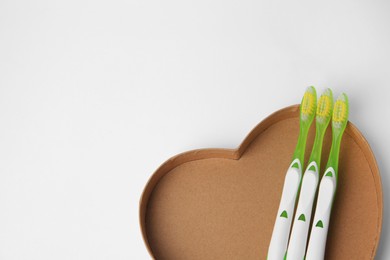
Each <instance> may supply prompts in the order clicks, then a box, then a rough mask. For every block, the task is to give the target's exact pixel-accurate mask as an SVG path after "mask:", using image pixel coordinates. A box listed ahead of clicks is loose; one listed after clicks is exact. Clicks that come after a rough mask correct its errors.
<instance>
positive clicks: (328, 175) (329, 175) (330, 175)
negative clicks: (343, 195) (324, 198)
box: [325, 172, 333, 177]
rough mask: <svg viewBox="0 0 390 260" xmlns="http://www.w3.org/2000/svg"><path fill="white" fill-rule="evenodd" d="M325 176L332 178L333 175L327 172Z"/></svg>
mask: <svg viewBox="0 0 390 260" xmlns="http://www.w3.org/2000/svg"><path fill="white" fill-rule="evenodd" d="M325 176H327V177H333V174H332V172H328V173H327V174H326V175H325Z"/></svg>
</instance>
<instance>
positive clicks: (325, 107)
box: [316, 88, 333, 126]
mask: <svg viewBox="0 0 390 260" xmlns="http://www.w3.org/2000/svg"><path fill="white" fill-rule="evenodd" d="M332 110H333V93H332V90H331V89H329V88H327V89H326V90H325V91H324V92H323V93H322V95H321V97H320V98H319V100H318V105H317V116H316V121H317V125H318V124H323V125H325V126H327V125H328V124H329V122H330V119H331V118H332Z"/></svg>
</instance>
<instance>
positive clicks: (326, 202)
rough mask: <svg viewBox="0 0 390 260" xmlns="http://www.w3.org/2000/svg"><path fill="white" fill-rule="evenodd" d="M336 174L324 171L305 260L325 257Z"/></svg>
mask: <svg viewBox="0 0 390 260" xmlns="http://www.w3.org/2000/svg"><path fill="white" fill-rule="evenodd" d="M336 184H337V181H336V174H335V171H334V169H333V168H332V167H329V168H328V169H326V171H325V173H324V176H323V177H322V179H321V183H320V189H319V192H318V199H317V208H316V212H315V215H314V221H313V226H312V228H311V234H310V239H309V245H308V249H307V253H306V260H321V259H324V256H325V247H326V238H327V235H328V229H329V219H330V213H331V210H332V203H333V198H334V195H335V192H336Z"/></svg>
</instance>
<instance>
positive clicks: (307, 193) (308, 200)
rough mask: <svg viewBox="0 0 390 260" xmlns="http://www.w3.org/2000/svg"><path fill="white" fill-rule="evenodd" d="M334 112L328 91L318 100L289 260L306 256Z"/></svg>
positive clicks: (291, 238)
mask: <svg viewBox="0 0 390 260" xmlns="http://www.w3.org/2000/svg"><path fill="white" fill-rule="evenodd" d="M332 110H333V94H332V91H331V90H330V89H326V90H325V91H324V93H323V94H322V95H321V97H320V98H319V100H318V105H317V114H316V137H315V139H314V145H313V149H312V151H311V155H310V159H309V162H308V166H307V168H306V171H305V173H304V175H303V179H302V187H301V192H300V194H299V201H298V206H297V210H296V213H295V218H294V225H293V228H292V231H291V236H290V242H289V244H288V249H287V256H286V258H287V260H297V259H299V260H302V259H303V258H304V256H305V251H306V243H307V235H308V233H309V227H310V220H311V214H312V210H313V202H314V198H315V195H316V191H317V187H318V182H319V179H320V176H319V171H320V163H321V152H322V141H323V140H324V135H325V131H326V129H327V128H328V125H329V122H330V119H331V117H332Z"/></svg>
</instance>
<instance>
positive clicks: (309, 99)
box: [301, 92, 315, 115]
mask: <svg viewBox="0 0 390 260" xmlns="http://www.w3.org/2000/svg"><path fill="white" fill-rule="evenodd" d="M314 111H315V98H314V96H313V94H312V93H309V92H306V93H305V95H304V96H303V100H302V105H301V112H302V114H304V115H310V114H312V113H314Z"/></svg>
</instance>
